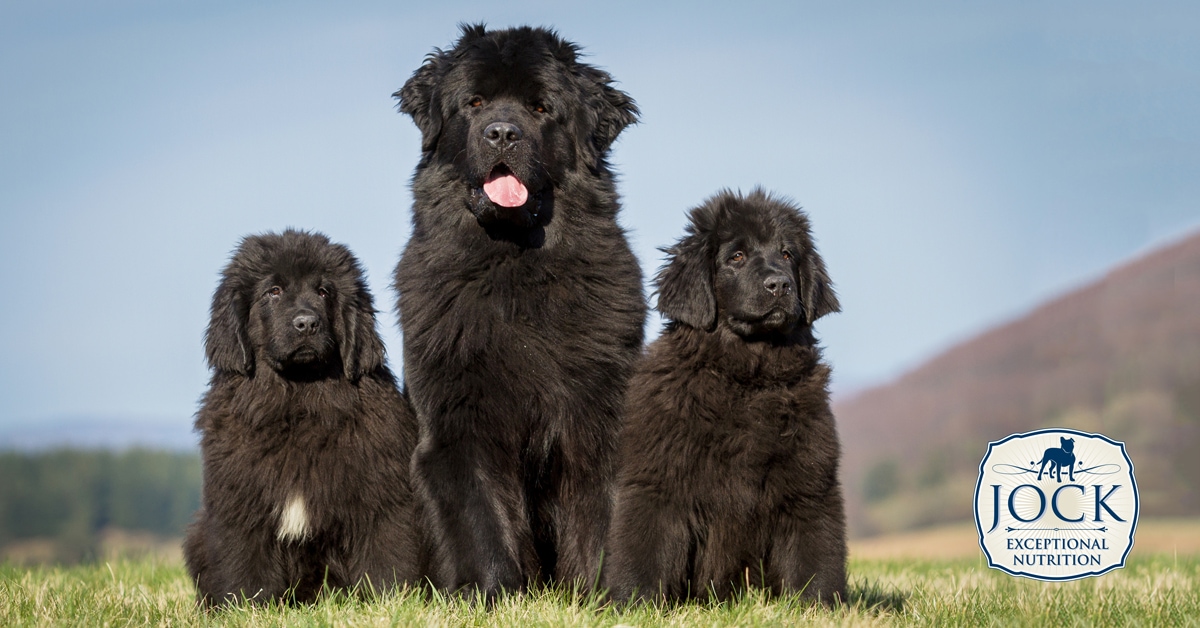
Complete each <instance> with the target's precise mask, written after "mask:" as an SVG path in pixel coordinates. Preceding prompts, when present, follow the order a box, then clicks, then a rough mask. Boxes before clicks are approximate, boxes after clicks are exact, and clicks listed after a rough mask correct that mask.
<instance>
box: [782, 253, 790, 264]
mask: <svg viewBox="0 0 1200 628" xmlns="http://www.w3.org/2000/svg"><path fill="white" fill-rule="evenodd" d="M783 259H785V260H787V261H789V262H790V261H792V252H791V251H784V252H783Z"/></svg>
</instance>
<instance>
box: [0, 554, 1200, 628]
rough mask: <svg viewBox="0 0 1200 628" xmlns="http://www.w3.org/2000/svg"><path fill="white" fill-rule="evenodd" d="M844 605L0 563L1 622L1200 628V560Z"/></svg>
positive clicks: (925, 584)
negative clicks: (379, 590)
mask: <svg viewBox="0 0 1200 628" xmlns="http://www.w3.org/2000/svg"><path fill="white" fill-rule="evenodd" d="M850 572H851V600H850V603H849V604H847V605H845V606H842V607H840V608H837V609H833V610H830V609H825V608H821V607H814V606H811V605H807V604H805V603H802V602H799V601H797V600H795V599H766V598H764V596H762V595H761V594H759V593H757V592H752V593H750V594H748V595H746V596H745V597H743V598H741V599H739V600H737V601H735V602H732V603H726V604H685V605H680V606H676V607H674V608H654V607H635V608H631V609H625V610H618V609H613V608H608V607H603V606H601V605H599V604H597V603H596V602H594V601H591V600H587V599H585V600H582V601H579V600H576V599H575V598H574V597H572V596H571V595H570V594H569V593H567V592H563V591H558V590H548V591H538V592H535V593H531V594H527V595H524V596H513V597H509V598H506V599H504V600H502V601H501V602H500V603H499V604H498V605H497V607H496V608H495V609H493V610H491V611H488V610H485V609H483V608H480V607H478V606H472V605H471V604H468V603H466V602H463V601H462V600H459V599H457V598H448V599H447V598H435V599H432V600H427V599H422V598H421V597H420V596H418V595H414V594H412V593H410V592H403V591H401V592H390V593H388V594H385V595H383V596H381V597H379V598H377V599H373V600H363V599H360V598H358V597H353V596H347V595H343V594H335V595H332V596H330V597H328V598H326V599H324V600H322V601H321V602H320V603H318V604H315V605H312V606H301V607H295V608H291V607H265V608H264V607H243V608H234V609H230V610H224V611H217V612H211V613H204V612H201V611H199V610H197V609H196V607H195V605H194V604H193V601H192V599H193V598H192V595H193V591H192V587H191V583H190V582H189V581H188V579H187V576H186V574H185V573H184V570H183V567H182V566H181V565H179V564H177V563H167V562H162V561H156V560H153V559H147V560H129V561H118V562H113V563H101V564H98V565H85V566H77V567H34V568H25V567H20V566H16V565H12V564H6V565H3V566H0V625H2V626H45V625H54V626H59V625H79V626H104V625H111V626H125V625H145V626H198V625H200V626H203V625H226V624H230V625H244V626H349V625H354V626H388V625H412V626H463V625H467V626H495V625H500V626H538V625H541V626H564V625H571V626H614V625H618V624H623V625H626V626H727V625H738V626H757V625H780V624H797V623H803V624H807V625H816V626H823V625H850V626H876V625H879V626H892V625H895V626H988V625H994V626H1027V625H1034V626H1055V627H1063V626H1200V557H1188V558H1184V559H1178V560H1177V559H1174V558H1172V557H1170V556H1162V557H1152V558H1141V559H1134V560H1131V561H1130V563H1129V565H1128V566H1127V567H1126V568H1125V569H1121V570H1117V571H1114V572H1112V573H1110V574H1108V575H1105V576H1103V577H1100V578H1088V579H1085V580H1079V581H1075V582H1068V583H1054V584H1050V583H1041V582H1035V581H1031V580H1027V579H1023V578H1013V577H1011V576H1008V575H1006V574H1003V573H1000V572H998V571H994V570H991V569H988V568H987V567H985V566H982V565H980V564H979V563H978V561H943V562H920V561H852V562H851V564H850Z"/></svg>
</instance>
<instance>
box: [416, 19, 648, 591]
mask: <svg viewBox="0 0 1200 628" xmlns="http://www.w3.org/2000/svg"><path fill="white" fill-rule="evenodd" d="M577 53H578V51H577V48H576V47H575V46H574V45H573V44H571V43H569V42H567V41H564V40H562V39H561V38H559V37H558V36H557V35H556V34H555V33H553V32H551V31H548V30H545V29H541V28H528V27H522V28H513V29H506V30H496V31H489V30H487V29H485V28H484V27H483V26H464V27H463V31H462V37H461V38H460V39H459V40H458V42H456V43H455V44H454V46H453V47H452V48H451V49H449V50H445V51H437V52H435V53H434V54H432V55H430V56H429V58H428V59H427V60H426V62H425V64H424V65H423V66H421V68H420V69H418V70H417V71H416V72H415V73H414V74H413V76H412V77H411V78H410V79H409V80H408V81H407V82H406V83H405V84H404V87H403V88H402V89H401V90H400V91H399V92H397V95H398V96H399V98H400V109H401V111H403V112H404V113H407V114H408V115H410V116H412V119H413V121H414V122H415V123H416V124H417V126H418V127H419V128H420V129H421V134H422V138H423V139H422V155H421V161H420V163H419V165H418V166H417V170H416V173H415V174H414V175H413V198H414V203H413V230H412V238H411V239H410V240H409V242H408V245H407V246H406V247H405V249H404V254H403V256H402V257H401V258H400V263H399V264H398V265H397V266H396V283H395V286H396V290H397V291H398V292H399V305H398V310H399V312H400V322H401V325H402V327H403V331H404V371H405V381H406V384H407V389H408V392H409V395H410V396H411V399H412V403H413V409H414V410H415V411H416V413H417V417H418V419H419V421H420V427H421V438H420V444H419V445H418V448H417V452H416V454H415V457H414V459H413V475H414V484H415V485H416V486H417V488H418V490H419V492H420V495H421V497H422V498H423V503H424V504H425V511H426V512H427V514H428V518H429V527H430V529H431V531H432V532H433V534H434V537H435V541H436V545H437V555H436V561H435V564H434V569H433V573H432V574H431V579H432V580H433V582H434V583H435V584H437V585H438V586H439V587H442V588H446V589H450V590H459V589H467V591H468V592H471V593H472V594H473V593H474V592H476V591H477V592H479V593H481V594H483V595H484V596H485V597H487V598H488V599H494V598H495V596H496V595H497V594H498V593H499V592H500V591H501V590H509V591H513V590H516V589H520V588H522V587H524V586H525V585H526V584H527V583H528V582H530V581H531V580H532V581H536V580H538V579H548V578H552V579H555V580H559V581H567V582H581V583H583V584H584V585H585V586H586V585H591V584H592V583H594V582H595V580H596V579H597V577H598V576H599V568H600V553H601V548H602V546H603V543H604V534H605V530H606V526H607V524H608V520H609V517H610V513H611V487H612V465H613V461H612V459H613V455H614V453H615V443H616V433H617V429H618V426H619V422H620V412H621V403H622V400H623V399H624V395H625V387H626V384H627V382H628V378H629V374H630V373H631V372H632V368H633V362H634V359H635V358H636V357H637V356H638V354H639V353H640V351H641V347H642V326H643V323H644V320H645V314H646V305H645V300H644V297H643V295H642V280H641V271H640V270H639V268H638V264H637V259H636V258H635V257H634V256H633V253H632V251H631V250H630V249H629V244H628V242H626V240H625V234H624V232H623V231H622V230H621V227H620V226H619V225H618V224H617V211H618V209H619V207H620V204H619V201H618V197H617V192H616V186H615V182H614V177H613V174H612V172H611V171H610V170H609V167H608V163H607V156H608V150H609V147H610V146H611V144H612V142H613V141H614V140H615V139H616V138H617V135H618V134H619V133H620V132H621V130H622V129H623V128H624V127H625V126H626V125H628V124H631V123H632V122H633V121H634V120H635V119H636V114H637V109H636V108H635V107H634V104H633V101H632V100H630V98H629V97H628V96H627V95H626V94H624V93H623V92H621V91H620V90H617V89H615V88H614V87H613V86H612V85H611V80H612V79H611V78H610V77H609V76H608V75H607V74H606V73H604V72H602V71H600V70H598V69H596V68H594V67H592V66H589V65H587V64H585V63H582V62H581V61H580V60H579V59H578V54H577Z"/></svg>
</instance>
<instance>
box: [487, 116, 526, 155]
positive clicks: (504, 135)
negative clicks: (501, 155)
mask: <svg viewBox="0 0 1200 628" xmlns="http://www.w3.org/2000/svg"><path fill="white" fill-rule="evenodd" d="M522 136H523V133H521V127H519V126H517V125H515V124H513V123H511V122H493V123H491V124H489V125H487V128H485V129H484V130H483V139H485V140H487V142H488V144H491V145H492V146H493V147H495V148H498V149H501V150H503V149H505V148H508V147H509V146H511V145H513V144H514V143H516V142H518V141H520V139H521V137H522Z"/></svg>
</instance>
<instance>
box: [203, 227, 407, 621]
mask: <svg viewBox="0 0 1200 628" xmlns="http://www.w3.org/2000/svg"><path fill="white" fill-rule="evenodd" d="M205 351H206V353H207V355H208V362H209V365H210V366H211V367H212V369H213V375H212V381H211V382H210V384H209V390H208V393H207V394H205V396H204V401H203V404H202V406H201V408H200V412H199V414H198V415H197V417H196V429H197V430H198V431H200V432H201V434H202V438H201V442H200V448H201V452H202V454H203V458H204V492H203V503H202V505H201V510H200V512H199V513H198V514H197V519H196V522H195V523H193V524H192V525H191V527H190V528H189V529H188V533H187V540H186V541H185V543H184V557H185V559H186V561H187V567H188V572H189V573H190V574H191V576H192V578H193V580H194V581H195V583H196V590H197V598H198V599H199V601H200V602H201V603H202V604H204V605H206V606H207V605H213V604H219V603H223V602H234V601H238V600H241V599H247V598H248V599H252V600H254V601H256V602H267V601H270V600H276V599H287V600H288V601H296V602H306V601H310V600H312V599H314V598H315V597H316V595H317V594H318V593H319V592H320V590H321V588H322V587H323V586H330V587H348V586H352V585H355V584H356V583H359V582H360V581H369V584H370V585H371V586H375V587H386V586H390V585H393V584H397V583H404V582H410V581H415V580H416V579H417V578H418V577H419V573H418V571H419V569H418V560H419V557H418V556H417V552H418V547H419V544H418V543H417V540H416V536H415V531H414V529H413V524H412V518H413V516H414V514H413V512H412V508H413V499H412V490H411V487H410V485H409V476H408V465H409V459H410V457H411V454H412V450H413V447H414V446H415V444H416V431H417V430H416V419H415V418H414V417H413V415H412V411H411V409H410V408H409V407H408V403H407V401H406V400H405V399H404V398H403V397H402V396H401V395H400V392H399V391H398V390H397V389H396V382H395V378H394V377H393V376H392V374H391V372H390V371H389V370H388V368H387V366H386V365H385V364H384V352H383V343H382V342H381V340H380V338H379V334H378V332H377V331H376V329H375V308H374V307H373V306H372V303H371V295H370V293H369V292H368V291H367V287H366V283H365V282H364V280H363V276H362V271H361V270H360V269H359V265H358V261H357V260H355V258H354V256H353V255H352V254H351V253H350V251H349V250H348V249H346V247H344V246H341V245H339V244H332V243H330V242H329V240H328V239H327V238H326V237H325V236H323V235H317V234H310V233H304V232H299V231H291V230H289V231H285V232H284V233H282V234H273V233H268V234H265V235H258V236H252V237H248V238H246V239H244V240H243V241H242V243H241V246H239V247H238V250H237V252H236V253H235V254H234V256H233V259H232V260H231V261H230V262H229V265H228V266H226V267H225V271H224V274H223V276H222V279H221V285H220V286H219V287H218V288H217V291H216V294H214V295H213V304H212V321H211V322H210V323H209V326H208V333H207V336H206V341H205Z"/></svg>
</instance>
